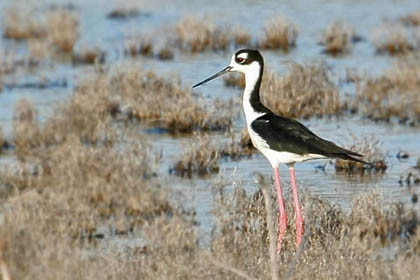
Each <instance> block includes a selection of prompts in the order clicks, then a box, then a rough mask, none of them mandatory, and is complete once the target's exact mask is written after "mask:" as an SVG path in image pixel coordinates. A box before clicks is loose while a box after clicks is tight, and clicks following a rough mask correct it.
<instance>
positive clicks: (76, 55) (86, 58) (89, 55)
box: [72, 47, 106, 64]
mask: <svg viewBox="0 0 420 280" xmlns="http://www.w3.org/2000/svg"><path fill="white" fill-rule="evenodd" d="M105 58H106V53H105V51H103V50H101V48H100V47H94V48H90V47H84V48H81V49H80V51H78V52H73V54H72V61H73V63H74V64H95V63H104V62H105Z"/></svg>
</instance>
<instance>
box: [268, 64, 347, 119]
mask: <svg viewBox="0 0 420 280" xmlns="http://www.w3.org/2000/svg"><path fill="white" fill-rule="evenodd" d="M261 91H262V93H263V95H262V99H263V102H264V104H266V105H267V106H268V107H269V108H270V109H272V110H273V111H274V112H276V113H279V114H281V115H283V116H286V117H292V118H310V117H313V116H316V117H322V116H325V115H337V114H339V113H340V112H342V111H343V110H344V104H342V102H340V99H339V93H338V89H337V87H336V86H335V85H334V84H333V83H332V82H331V81H330V79H329V77H328V67H327V65H325V64H310V65H299V64H296V63H293V64H291V72H290V73H289V74H288V75H286V76H279V75H278V74H276V73H273V72H271V71H269V70H268V71H265V72H264V76H263V81H262V89H261Z"/></svg>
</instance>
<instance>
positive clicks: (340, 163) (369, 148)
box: [335, 135, 388, 175]
mask: <svg viewBox="0 0 420 280" xmlns="http://www.w3.org/2000/svg"><path fill="white" fill-rule="evenodd" d="M353 142H354V143H353V144H352V145H351V146H349V147H347V148H348V149H349V150H351V151H354V152H356V153H358V154H361V155H363V157H362V158H361V159H362V160H363V161H365V162H368V163H370V164H372V165H366V164H364V163H361V162H356V161H350V160H342V159H336V160H335V170H336V171H337V172H339V173H345V174H348V175H354V174H360V175H364V174H365V173H371V172H376V173H378V174H383V173H385V171H386V169H387V168H388V165H387V163H386V160H385V154H384V153H383V152H382V150H381V149H380V147H379V146H380V141H379V140H378V139H376V138H375V137H374V136H373V135H372V136H370V137H365V138H363V139H358V138H356V137H355V136H353Z"/></svg>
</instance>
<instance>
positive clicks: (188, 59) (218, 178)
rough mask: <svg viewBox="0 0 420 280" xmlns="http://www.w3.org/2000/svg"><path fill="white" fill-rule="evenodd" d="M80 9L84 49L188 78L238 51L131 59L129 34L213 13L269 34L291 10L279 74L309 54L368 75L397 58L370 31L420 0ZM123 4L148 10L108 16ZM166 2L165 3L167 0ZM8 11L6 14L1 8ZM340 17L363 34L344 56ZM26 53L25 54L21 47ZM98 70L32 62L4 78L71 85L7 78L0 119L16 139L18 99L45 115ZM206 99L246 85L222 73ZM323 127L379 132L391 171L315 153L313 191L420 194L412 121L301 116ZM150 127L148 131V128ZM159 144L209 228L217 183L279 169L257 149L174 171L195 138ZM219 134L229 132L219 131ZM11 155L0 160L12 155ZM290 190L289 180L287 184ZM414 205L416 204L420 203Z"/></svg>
mask: <svg viewBox="0 0 420 280" xmlns="http://www.w3.org/2000/svg"><path fill="white" fill-rule="evenodd" d="M13 3H14V1H12V0H8V1H1V2H0V11H1V12H0V18H4V13H5V11H6V10H5V8H6V7H10V6H12V5H13ZM41 3H43V4H42V5H41V6H43V7H47V6H48V5H49V3H54V1H41ZM72 3H74V4H75V7H76V9H78V13H79V14H80V16H81V28H82V30H81V39H80V40H79V42H78V45H77V46H76V48H80V47H83V46H84V45H89V46H92V45H93V46H94V45H99V46H101V48H102V49H104V50H105V51H106V52H107V63H108V64H113V63H120V62H121V63H131V62H132V61H135V63H138V64H141V65H142V67H144V68H153V69H154V70H155V71H156V72H158V73H162V74H164V73H177V74H178V75H180V77H181V78H182V80H183V82H184V84H185V85H188V86H189V85H191V84H194V83H196V82H198V81H201V80H202V79H203V78H206V77H208V76H209V75H210V74H213V73H214V72H216V71H218V70H220V69H221V68H222V67H224V66H226V64H227V63H228V62H229V60H230V56H231V52H230V51H229V52H226V53H224V52H217V53H214V52H207V53H203V54H197V55H189V54H182V53H179V52H176V54H175V59H174V60H172V61H159V60H155V59H151V58H136V59H127V58H124V56H123V47H124V38H125V37H127V36H132V35H135V34H139V33H147V32H151V31H152V30H155V29H158V28H159V29H161V30H165V28H167V26H170V25H173V24H175V23H176V22H177V21H179V20H180V19H181V18H183V17H185V16H193V15H194V16H206V17H208V18H209V19H210V20H213V21H214V22H218V23H226V24H230V25H235V24H239V25H241V26H243V27H245V28H246V29H248V30H250V32H251V33H252V35H253V38H254V39H255V38H260V37H262V35H263V27H264V24H265V23H266V22H267V20H268V19H270V18H272V17H275V16H277V15H281V16H285V17H287V18H288V19H289V20H291V21H292V22H294V23H296V24H297V25H298V26H299V38H298V41H297V48H296V49H293V50H292V51H290V52H289V53H287V54H285V53H283V52H280V51H264V52H263V54H264V56H265V60H266V64H268V65H269V66H270V68H271V69H273V70H274V71H277V72H279V73H281V74H284V73H287V71H288V67H287V62H288V61H296V62H298V63H307V62H310V61H314V60H324V61H326V62H327V63H328V65H329V66H330V67H331V70H332V73H334V74H333V79H334V81H339V80H340V79H344V77H345V72H346V69H349V68H350V69H355V70H356V71H358V72H362V73H367V74H369V75H378V74H380V73H382V72H383V71H384V70H385V69H387V68H388V67H389V66H390V65H391V64H392V63H393V61H394V58H392V57H389V56H386V55H377V54H376V53H375V49H374V47H373V44H372V42H371V41H370V40H371V38H372V32H373V31H374V30H375V28H377V26H378V25H380V24H381V23H383V22H384V20H385V19H396V18H398V17H400V16H402V15H406V14H408V13H409V12H412V11H415V10H417V9H419V8H420V4H419V3H418V1H379V0H376V1H375V0H372V1H348V0H339V1H327V0H325V1H323V0H310V1H274V0H270V1H248V0H243V1H236V2H235V4H234V5H233V4H229V6H228V7H226V4H225V3H226V2H225V1H220V0H216V1H215V0H212V1H191V0H184V1H164V0H157V1H149V2H148V3H140V4H139V3H136V2H135V1H131V2H128V3H127V1H115V4H113V5H103V4H101V3H102V2H100V1H94V0H88V1H82V0H78V1H72ZM120 3H124V5H126V6H131V5H133V6H136V5H137V6H139V7H140V8H141V9H142V10H143V11H144V12H145V15H143V16H139V17H136V18H133V19H128V20H109V19H107V18H106V16H105V15H106V14H107V13H108V12H109V11H110V10H111V8H113V7H115V6H118V5H120ZM162 7H164V8H162ZM1 13H3V14H1ZM334 20H343V21H345V22H347V23H349V24H351V25H353V26H354V27H355V30H356V34H357V35H359V36H361V37H362V38H363V39H364V40H362V41H361V42H360V43H358V44H356V45H355V47H354V49H353V51H352V52H351V53H350V54H348V55H345V56H342V57H331V56H328V55H325V54H323V53H322V46H320V45H319V44H318V43H317V42H318V41H319V40H320V38H321V35H322V31H323V30H324V29H325V28H326V27H327V26H328V24H329V23H330V22H332V21H334ZM0 42H1V43H0V46H2V47H3V48H4V47H5V46H7V45H10V44H15V45H16V49H17V50H18V51H22V52H23V51H24V49H25V48H24V47H22V45H21V44H20V43H14V42H11V41H8V40H5V39H1V40H0ZM18 54H19V53H18ZM91 70H92V66H78V67H72V65H70V64H67V63H51V64H48V65H44V66H43V67H39V68H37V69H36V71H32V72H28V71H24V72H23V73H20V74H19V75H18V76H17V77H16V76H14V77H6V81H8V79H11V80H13V81H14V82H16V83H17V84H24V83H27V82H33V81H38V80H42V79H43V78H45V77H46V78H48V80H50V81H60V80H65V81H66V86H64V87H53V88H45V89H37V88H25V87H23V88H13V89H8V88H7V87H6V88H4V89H3V91H2V92H0V126H1V127H2V128H3V132H4V133H5V134H6V136H8V137H10V138H11V135H12V129H11V127H12V121H13V111H14V106H15V104H16V102H17V101H18V100H19V99H20V98H28V99H30V100H31V101H32V102H33V103H35V104H36V105H37V108H38V110H39V112H40V115H41V118H45V117H46V116H48V115H49V114H51V112H52V108H53V106H54V105H55V104H57V103H59V102H62V101H65V100H66V99H67V98H68V97H69V96H70V94H71V92H72V88H73V86H74V84H75V83H76V82H77V80H78V79H80V78H82V77H83V75H84V74H85V73H87V72H89V71H91ZM340 86H341V87H342V88H341V91H342V93H343V94H344V93H352V90H353V89H352V86H351V85H348V84H340ZM195 93H196V94H203V95H204V96H205V97H206V98H208V99H210V100H211V99H213V98H216V97H223V98H235V99H238V98H240V96H241V92H240V90H237V89H231V88H225V87H224V86H223V81H222V79H219V80H216V81H214V82H212V83H209V84H207V85H206V86H202V87H200V88H199V89H198V90H196V91H195ZM303 123H304V124H305V125H308V126H309V127H310V128H311V129H312V130H313V131H314V132H315V133H316V134H318V135H320V136H322V137H324V138H326V139H329V140H332V141H336V142H337V143H338V144H340V145H346V144H351V143H352V141H353V140H352V135H355V136H357V137H358V138H363V137H365V136H370V135H374V136H375V137H376V139H379V140H380V142H381V148H382V150H383V151H384V152H385V153H386V154H387V157H386V159H387V163H388V165H389V168H388V169H387V171H386V173H385V174H384V175H380V176H379V175H378V176H374V177H372V178H370V179H368V178H366V179H365V180H360V178H359V179H358V178H349V177H347V176H344V175H338V174H336V173H335V170H334V168H333V167H332V166H330V165H328V166H327V168H326V170H325V171H321V170H320V169H318V168H317V166H319V165H323V164H324V163H325V161H315V162H308V163H303V164H299V165H297V167H296V169H297V177H298V183H299V185H300V188H301V189H302V191H301V192H308V193H311V194H315V195H320V196H322V197H324V198H328V199H329V200H330V201H331V202H333V203H337V204H339V205H341V206H342V207H343V208H344V209H347V210H348V209H349V208H350V205H351V201H352V199H353V198H354V197H355V196H357V195H359V194H361V193H366V192H370V191H372V190H379V191H381V192H383V194H384V196H385V198H386V199H387V200H389V201H401V202H404V203H406V204H407V205H411V196H412V194H414V193H417V194H418V193H419V187H418V186H414V187H410V188H408V187H406V186H400V184H399V183H398V180H399V176H400V174H401V173H402V172H403V171H404V170H406V169H407V168H408V167H410V166H413V165H414V164H415V162H416V159H417V158H420V149H419V146H420V144H419V140H418V139H419V135H420V128H411V127H405V126H400V125H395V124H394V125H393V124H383V123H382V124H376V123H373V122H371V121H368V120H364V119H363V118H361V117H360V116H352V117H348V116H347V117H343V118H340V119H338V120H337V119H331V120H322V119H321V120H320V119H311V120H309V121H304V122H303ZM243 127H244V121H243V117H242V114H241V116H240V117H239V118H238V119H237V120H236V121H235V125H234V128H235V130H236V131H241V129H242V128H243ZM142 133H146V132H145V131H144V130H142ZM148 135H149V136H148V137H150V138H151V139H152V141H151V142H152V143H153V150H154V151H155V152H159V153H161V154H162V160H161V165H160V169H159V174H158V175H159V176H160V177H161V178H162V180H163V182H164V183H166V184H168V185H170V186H172V187H173V188H174V189H175V190H177V191H179V192H180V193H181V194H182V195H183V196H184V199H185V200H186V201H187V202H188V204H189V205H190V206H191V207H193V208H195V210H196V211H197V217H198V220H199V222H200V224H201V228H202V229H203V230H204V231H205V232H209V231H210V229H211V225H212V215H211V209H212V201H213V197H212V193H211V186H212V185H214V184H216V183H221V182H222V183H224V184H227V185H228V188H232V186H234V185H235V184H239V183H240V184H242V186H243V187H244V188H245V189H246V190H247V191H249V192H253V191H255V190H256V189H257V187H258V184H257V183H256V176H255V173H256V172H259V173H262V174H264V175H265V176H267V177H269V176H271V174H272V170H271V167H270V165H269V164H268V162H267V161H266V160H265V159H264V158H263V157H262V156H261V155H259V154H255V155H253V156H252V157H251V158H244V159H241V160H239V161H232V160H225V159H224V160H221V163H220V167H221V170H220V173H219V174H216V175H212V176H208V177H205V178H193V179H184V178H179V177H176V176H174V175H170V174H169V169H170V167H171V165H172V164H174V162H175V161H176V160H177V158H178V157H179V156H180V155H181V154H182V150H183V149H184V148H186V147H187V143H190V142H191V141H193V138H191V137H172V136H170V135H166V134H148ZM216 137H222V138H223V135H220V134H217V136H216ZM400 150H405V151H408V152H409V153H410V156H411V157H410V158H409V159H408V160H401V161H400V160H398V159H397V158H396V154H397V153H398V151H400ZM8 161H9V160H4V158H3V160H2V161H0V162H8ZM281 175H282V177H283V180H285V181H286V188H287V186H288V182H289V176H288V171H287V168H286V167H285V166H282V167H281ZM287 189H288V188H287ZM415 207H418V206H417V205H415Z"/></svg>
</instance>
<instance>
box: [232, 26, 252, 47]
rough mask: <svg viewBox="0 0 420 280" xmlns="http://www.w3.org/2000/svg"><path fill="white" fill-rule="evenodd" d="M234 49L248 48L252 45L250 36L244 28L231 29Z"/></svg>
mask: <svg viewBox="0 0 420 280" xmlns="http://www.w3.org/2000/svg"><path fill="white" fill-rule="evenodd" d="M232 35H233V37H234V39H233V40H234V42H235V47H250V46H251V43H252V37H251V34H250V33H249V32H248V30H246V29H245V28H244V27H241V26H237V27H235V28H234V29H233V31H232Z"/></svg>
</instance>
